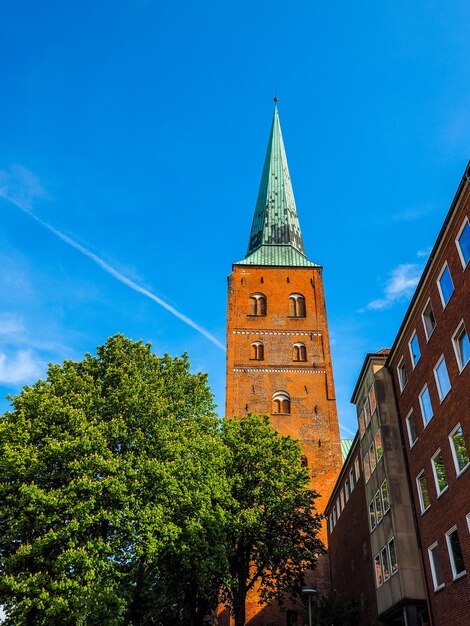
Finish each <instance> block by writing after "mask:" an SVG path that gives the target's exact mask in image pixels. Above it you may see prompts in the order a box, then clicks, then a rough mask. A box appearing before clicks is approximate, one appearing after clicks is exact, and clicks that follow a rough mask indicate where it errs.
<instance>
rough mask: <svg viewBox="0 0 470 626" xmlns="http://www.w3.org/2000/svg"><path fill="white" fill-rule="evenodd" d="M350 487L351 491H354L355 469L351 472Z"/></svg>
mask: <svg viewBox="0 0 470 626" xmlns="http://www.w3.org/2000/svg"><path fill="white" fill-rule="evenodd" d="M349 487H350V491H351V493H352V492H353V491H354V473H353V470H351V471H350V472H349Z"/></svg>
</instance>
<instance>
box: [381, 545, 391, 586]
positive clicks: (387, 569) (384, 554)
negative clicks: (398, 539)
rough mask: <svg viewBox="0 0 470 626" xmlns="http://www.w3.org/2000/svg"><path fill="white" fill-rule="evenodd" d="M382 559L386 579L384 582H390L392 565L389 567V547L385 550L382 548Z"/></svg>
mask: <svg viewBox="0 0 470 626" xmlns="http://www.w3.org/2000/svg"><path fill="white" fill-rule="evenodd" d="M380 557H381V560H382V573H383V578H384V582H385V581H386V580H388V579H389V578H390V565H389V561H388V550H387V546H385V548H382V551H381V553H380Z"/></svg>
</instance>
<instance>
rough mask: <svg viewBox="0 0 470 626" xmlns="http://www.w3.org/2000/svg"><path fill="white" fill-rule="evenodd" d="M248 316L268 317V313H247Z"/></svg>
mask: <svg viewBox="0 0 470 626" xmlns="http://www.w3.org/2000/svg"><path fill="white" fill-rule="evenodd" d="M247 317H267V315H266V313H265V314H264V315H261V314H260V315H255V314H254V313H247Z"/></svg>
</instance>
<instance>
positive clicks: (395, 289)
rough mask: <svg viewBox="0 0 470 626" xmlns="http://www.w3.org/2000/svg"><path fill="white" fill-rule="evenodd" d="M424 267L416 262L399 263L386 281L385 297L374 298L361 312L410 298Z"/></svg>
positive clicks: (382, 307) (374, 309)
mask: <svg viewBox="0 0 470 626" xmlns="http://www.w3.org/2000/svg"><path fill="white" fill-rule="evenodd" d="M421 272H422V267H421V266H420V265H416V264H415V263H403V264H402V265H398V266H397V267H395V268H394V269H393V270H392V271H391V272H390V276H389V279H388V280H387V282H386V283H385V286H384V293H383V297H382V298H379V299H377V300H372V301H371V302H369V304H368V305H367V306H366V307H365V309H361V310H360V312H361V313H363V312H364V311H367V310H369V311H370V310H372V311H378V310H381V309H388V308H390V307H391V306H393V305H394V304H395V303H396V302H399V301H400V300H404V299H405V298H409V297H410V296H411V294H412V293H413V291H414V289H415V287H416V285H417V284H418V282H419V279H420V276H421Z"/></svg>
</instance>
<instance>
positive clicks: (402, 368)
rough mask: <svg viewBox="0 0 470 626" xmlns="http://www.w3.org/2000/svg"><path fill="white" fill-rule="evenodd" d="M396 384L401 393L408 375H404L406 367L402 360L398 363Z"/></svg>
mask: <svg viewBox="0 0 470 626" xmlns="http://www.w3.org/2000/svg"><path fill="white" fill-rule="evenodd" d="M397 371H398V382H399V383H400V391H403V389H404V388H405V385H406V383H407V382H408V374H407V373H406V367H405V364H404V362H403V359H402V360H401V361H400V363H399V365H398V368H397Z"/></svg>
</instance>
